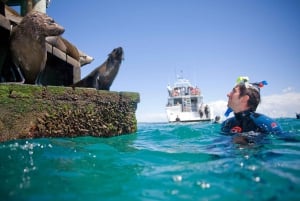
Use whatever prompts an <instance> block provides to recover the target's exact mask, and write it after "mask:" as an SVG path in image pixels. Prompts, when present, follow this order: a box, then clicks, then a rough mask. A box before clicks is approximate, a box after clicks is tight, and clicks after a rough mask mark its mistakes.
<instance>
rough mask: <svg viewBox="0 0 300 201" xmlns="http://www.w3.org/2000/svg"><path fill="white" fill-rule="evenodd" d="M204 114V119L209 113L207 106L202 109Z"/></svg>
mask: <svg viewBox="0 0 300 201" xmlns="http://www.w3.org/2000/svg"><path fill="white" fill-rule="evenodd" d="M204 113H205V116H206V118H208V116H209V113H210V111H209V107H208V105H205V107H204Z"/></svg>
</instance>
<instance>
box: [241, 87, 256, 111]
mask: <svg viewBox="0 0 300 201" xmlns="http://www.w3.org/2000/svg"><path fill="white" fill-rule="evenodd" d="M237 86H238V87H239V89H240V97H242V96H245V95H248V96H249V99H248V106H249V107H250V110H251V111H253V112H254V111H255V110H256V108H257V106H258V104H259V103H260V89H259V88H258V87H257V88H256V87H255V86H252V85H250V86H249V85H246V84H239V85H237Z"/></svg>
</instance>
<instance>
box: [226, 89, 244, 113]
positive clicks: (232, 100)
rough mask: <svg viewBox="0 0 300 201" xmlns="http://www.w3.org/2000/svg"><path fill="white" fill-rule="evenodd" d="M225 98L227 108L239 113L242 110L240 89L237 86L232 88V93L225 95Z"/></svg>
mask: <svg viewBox="0 0 300 201" xmlns="http://www.w3.org/2000/svg"><path fill="white" fill-rule="evenodd" d="M227 97H228V103H227V106H228V107H230V108H231V109H232V110H233V111H234V112H239V111H240V110H241V109H242V107H241V106H242V105H241V103H242V98H240V88H239V87H238V86H236V87H234V88H233V89H232V91H231V92H230V93H228V94H227Z"/></svg>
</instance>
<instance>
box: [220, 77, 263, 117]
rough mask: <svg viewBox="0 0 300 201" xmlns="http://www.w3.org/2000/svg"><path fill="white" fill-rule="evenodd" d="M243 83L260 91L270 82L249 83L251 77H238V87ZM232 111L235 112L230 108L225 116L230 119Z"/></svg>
mask: <svg viewBox="0 0 300 201" xmlns="http://www.w3.org/2000/svg"><path fill="white" fill-rule="evenodd" d="M243 83H244V84H247V85H248V86H252V87H256V88H257V90H258V91H259V90H260V88H262V87H264V86H265V85H268V82H267V81H266V80H263V81H261V82H254V83H249V77H247V76H240V77H238V78H237V80H236V85H238V84H243ZM232 111H233V110H232V109H231V108H230V107H227V110H226V112H225V113H224V116H225V117H228V116H229V115H230V113H231V112H232Z"/></svg>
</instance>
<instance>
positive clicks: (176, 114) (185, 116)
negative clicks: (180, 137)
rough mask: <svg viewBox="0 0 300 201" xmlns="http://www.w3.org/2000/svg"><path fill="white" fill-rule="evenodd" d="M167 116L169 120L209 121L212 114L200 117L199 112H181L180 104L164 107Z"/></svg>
mask: <svg viewBox="0 0 300 201" xmlns="http://www.w3.org/2000/svg"><path fill="white" fill-rule="evenodd" d="M166 113H167V118H168V121H169V122H197V121H211V120H212V114H210V115H209V116H208V117H206V116H205V115H203V116H202V117H200V114H199V112H182V111H181V107H180V106H172V107H166Z"/></svg>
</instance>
